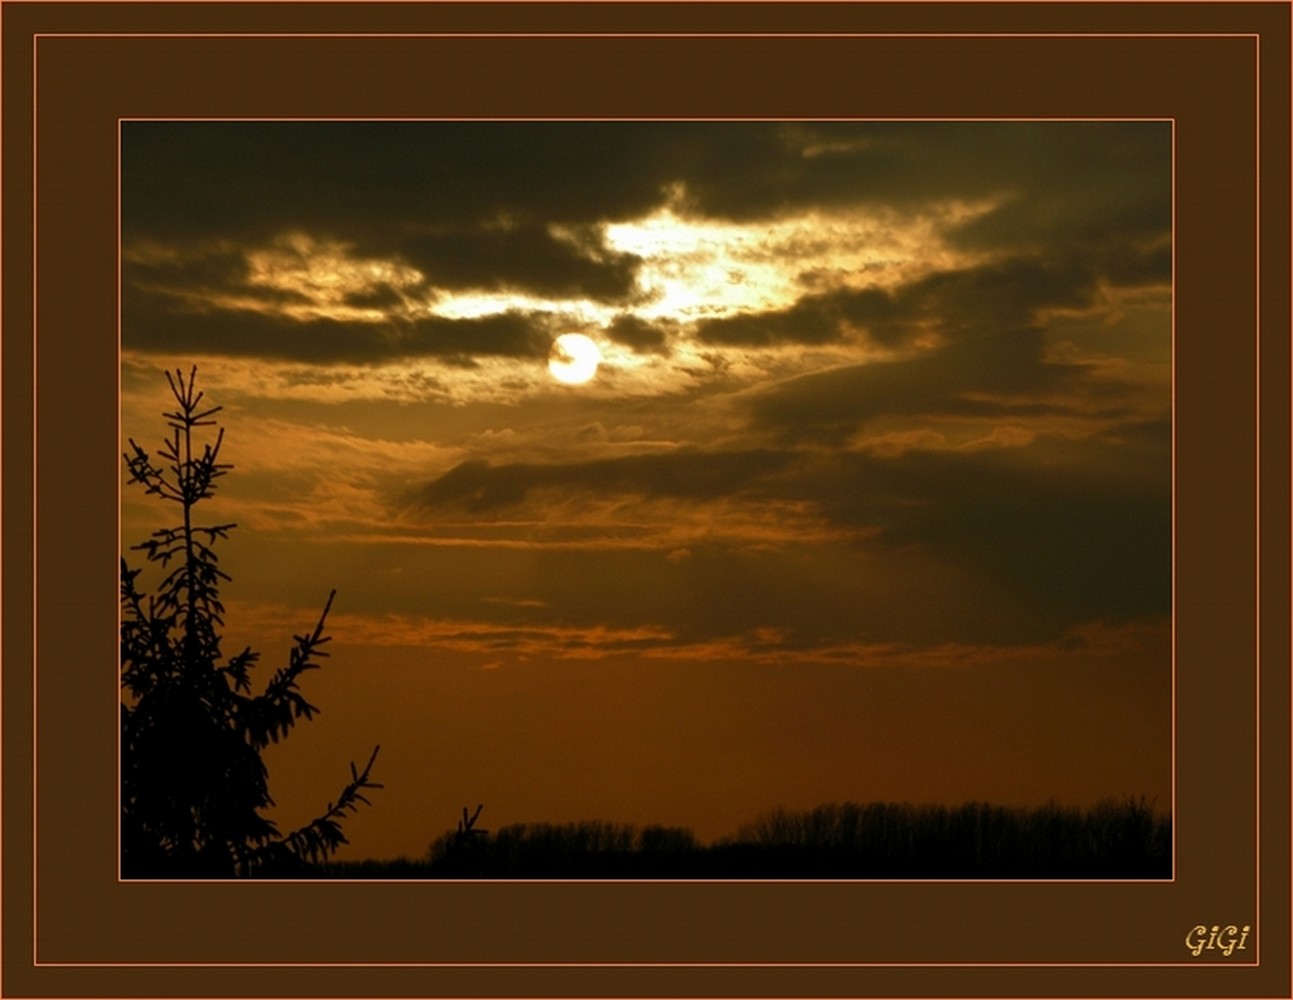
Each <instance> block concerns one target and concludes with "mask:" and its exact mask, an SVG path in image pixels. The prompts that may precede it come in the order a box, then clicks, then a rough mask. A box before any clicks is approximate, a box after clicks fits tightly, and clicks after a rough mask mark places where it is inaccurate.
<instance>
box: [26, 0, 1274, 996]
mask: <svg viewBox="0 0 1293 1000" xmlns="http://www.w3.org/2000/svg"><path fill="white" fill-rule="evenodd" d="M0 16H3V45H4V53H3V54H4V64H3V65H4V69H3V72H4V80H3V82H4V91H3V102H4V104H3V107H4V139H5V143H4V177H3V183H4V209H5V211H4V217H3V238H4V245H3V249H4V258H3V263H4V275H3V277H4V285H3V288H4V291H5V295H4V302H3V309H4V313H3V319H4V331H5V335H4V340H3V355H2V361H3V369H2V372H3V390H4V392H3V397H0V398H2V400H3V402H2V404H0V405H2V407H3V408H2V410H0V414H2V417H3V427H2V430H3V445H4V450H3V489H4V494H3V498H4V507H3V528H4V535H3V549H2V550H0V552H2V556H0V558H2V559H3V572H4V591H3V594H4V600H3V654H4V659H3V670H4V673H3V689H2V691H3V702H2V706H0V710H2V711H3V721H4V730H3V733H4V735H3V741H4V742H3V750H4V757H3V781H4V785H3V807H4V808H3V824H4V826H3V832H4V843H3V850H4V855H3V860H4V875H5V878H4V888H3V893H4V896H3V928H2V933H3V945H4V952H3V956H4V963H3V981H2V982H0V992H2V993H4V994H6V995H19V994H21V995H33V996H149V995H168V996H232V995H255V996H266V997H268V996H358V995H372V994H377V995H384V996H444V995H453V996H500V997H501V996H535V997H537V996H592V995H595V996H620V995H650V996H719V995H724V996H732V995H736V996H879V995H883V996H1018V995H1026V996H1048V995H1060V994H1063V995H1083V996H1093V997H1094V996H1149V995H1156V996H1187V995H1189V996H1288V995H1289V981H1290V956H1289V947H1288V941H1289V938H1290V934H1289V929H1290V919H1289V918H1290V913H1289V808H1288V807H1289V792H1288V789H1289V745H1290V744H1289V721H1290V718H1289V705H1290V702H1289V643H1288V636H1289V613H1288V609H1289V586H1288V581H1289V562H1288V552H1289V531H1288V520H1289V519H1288V510H1289V491H1288V484H1289V476H1288V471H1289V462H1288V456H1289V370H1290V366H1289V337H1288V330H1289V309H1288V307H1289V278H1288V275H1289V272H1290V267H1289V228H1288V219H1289V211H1288V207H1289V202H1288V185H1287V183H1286V181H1287V178H1288V176H1289V146H1288V138H1289V134H1288V121H1289V101H1288V94H1289V18H1288V7H1287V6H1286V5H1284V4H1275V3H1269V4H1230V3H1215V4H1214V3H1183V4H1176V3H1161V4H1146V5H1141V4H1114V5H1088V4H1083V3H1068V4H1054V5H1043V4H1032V3H1017V4H1007V5H979V4H971V3H967V4H941V3H928V4H925V3H913V4H866V3H860V4H853V3H829V4H781V3H764V4H748V5H740V7H739V8H738V7H737V6H736V5H730V4H653V3H632V4H601V3H583V4H580V3H574V4H565V3H530V4H526V3H521V4H510V3H499V4H399V3H396V4H350V3H335V4H332V3H329V4H261V3H249V4H212V5H199V4H193V5H186V4H175V3H158V4H147V5H124V4H114V3H107V4H94V5H71V4H69V5H64V4H42V3H34V4H6V5H4V7H3V8H0ZM1021 80H1026V81H1027V83H1021ZM139 117H185V118H192V117H210V118H254V117H363V118H369V117H426V118H473V119H475V118H504V117H506V118H527V119H545V118H547V119H562V120H565V119H570V118H574V119H579V118H587V119H605V118H617V119H619V118H637V117H643V118H649V117H660V118H692V117H695V118H704V119H728V118H731V119H750V118H759V119H768V120H779V119H792V118H798V119H814V118H858V119H865V118H942V117H949V118H1002V117H1007V118H1015V117H1017V118H1151V119H1159V120H1162V119H1169V120H1171V121H1173V123H1174V143H1175V150H1176V155H1175V189H1176V195H1177V197H1176V211H1175V237H1176V253H1175V259H1174V271H1175V284H1174V290H1175V324H1174V325H1175V329H1174V344H1173V357H1174V385H1175V392H1174V431H1175V442H1176V446H1175V458H1174V473H1175V475H1174V533H1175V546H1174V549H1175V572H1176V579H1175V599H1174V607H1175V613H1174V635H1175V643H1174V649H1175V657H1174V658H1175V661H1176V662H1175V664H1174V669H1175V677H1176V682H1175V685H1174V702H1175V710H1176V726H1175V727H1174V731H1175V737H1176V744H1177V745H1176V748H1175V749H1176V752H1175V761H1176V781H1175V787H1176V794H1175V796H1174V798H1175V801H1174V803H1173V805H1174V829H1175V835H1176V866H1175V872H1176V874H1175V877H1174V878H1173V879H1172V880H1171V881H1170V882H1167V883H1161V882H1160V883H1110V882H1098V883H1090V884H1079V885H1075V884H1071V883H1042V882H1037V883H1005V882H978V883H946V882H894V883H846V882H840V883H811V884H810V883H787V884H781V883H746V882H741V883H732V884H722V883H712V882H703V883H660V884H641V883H632V884H626V883H591V884H590V883H581V884H552V883H542V884H537V883H536V884H529V883H500V884H485V883H453V884H444V885H436V884H428V883H379V882H374V883H342V884H330V883H326V882H307V883H284V882H277V883H220V884H200V883H179V884H164V883H142V884H138V883H127V882H121V881H120V880H118V879H117V877H116V861H117V858H116V839H115V836H114V835H112V834H113V833H114V832H115V824H116V808H117V806H116V787H115V784H114V781H115V773H116V772H115V736H116V726H117V723H116V719H115V715H114V714H113V713H112V712H105V711H104V707H105V706H107V705H111V704H112V702H111V701H109V700H108V699H109V698H114V697H115V691H116V679H115V677H113V676H112V674H111V672H110V671H109V670H108V664H109V663H112V662H115V661H116V653H115V649H116V634H117V620H116V615H117V606H116V600H115V594H116V585H117V579H116V574H117V567H118V562H117V547H118V534H117V531H116V504H117V496H118V490H119V484H120V472H119V468H118V466H117V464H116V463H115V456H116V454H117V452H118V450H119V448H118V442H119V438H120V434H119V425H118V415H117V398H118V397H117V391H118V390H117V386H118V377H119V331H118V322H119V316H118V311H119V288H118V264H119V261H118V249H119V247H118V243H119V240H118V228H117V227H118V218H117V205H118V202H117V197H118V195H117V191H118V178H117V175H116V163H117V145H116V144H117V136H118V130H119V125H118V123H119V122H120V121H121V120H122V119H124V118H139ZM1271 178H1275V179H1276V180H1275V182H1272V181H1271ZM87 498H90V499H93V500H94V501H95V502H94V503H93V504H87V502H86V501H87ZM69 621H73V622H75V623H76V625H75V627H68V624H67V623H68V622H69ZM1229 924H1234V925H1236V926H1241V925H1243V926H1251V927H1252V928H1253V933H1252V936H1251V943H1250V946H1249V948H1248V949H1246V953H1241V952H1238V951H1236V952H1234V953H1232V954H1231V955H1229V956H1222V955H1221V954H1220V953H1219V952H1213V953H1210V954H1209V953H1206V952H1205V953H1203V954H1202V955H1200V956H1194V955H1192V954H1191V953H1190V951H1189V949H1188V948H1187V947H1186V946H1185V938H1186V935H1187V934H1188V933H1189V932H1190V931H1191V930H1192V929H1193V928H1194V927H1195V926H1196V925H1202V926H1221V927H1224V926H1226V925H1229Z"/></svg>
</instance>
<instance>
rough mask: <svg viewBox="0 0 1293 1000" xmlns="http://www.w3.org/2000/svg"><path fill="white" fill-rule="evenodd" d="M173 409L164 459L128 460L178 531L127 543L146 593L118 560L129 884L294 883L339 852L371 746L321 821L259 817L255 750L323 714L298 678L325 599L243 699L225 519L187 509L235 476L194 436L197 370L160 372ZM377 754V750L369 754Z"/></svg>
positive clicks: (215, 446) (310, 658)
mask: <svg viewBox="0 0 1293 1000" xmlns="http://www.w3.org/2000/svg"><path fill="white" fill-rule="evenodd" d="M166 378H167V382H168V383H169V385H170V389H171V393H172V395H173V396H174V398H175V402H176V408H175V409H174V410H173V411H171V412H168V413H165V414H164V417H165V419H166V421H167V424H168V426H169V428H170V431H171V435H170V437H169V438H168V439H167V440H166V441H165V442H164V443H163V445H162V447H161V449H160V451H159V452H158V459H159V460H160V464H155V463H154V460H153V458H152V456H150V455H149V453H148V452H147V451H145V450H144V449H143V448H141V447H140V446H139V445H138V444H136V443H135V442H134V440H133V439H132V440H131V441H130V451H129V452H127V453H126V454H125V455H124V458H125V462H126V470H127V472H128V475H129V482H130V484H131V485H140V486H142V487H143V488H144V490H145V493H146V494H147V495H150V496H155V497H157V498H158V499H160V500H162V501H164V502H167V503H173V504H176V505H178V507H179V509H180V512H181V517H180V523H179V524H177V525H175V526H172V527H166V528H161V529H159V530H157V531H154V532H153V533H152V535H151V537H149V538H148V539H147V540H146V541H144V542H142V543H140V544H138V545H135V546H133V547H132V548H133V549H134V550H136V551H142V552H143V553H144V555H145V557H146V559H147V561H148V562H149V563H153V564H155V565H158V566H160V568H161V569H162V570H163V572H164V576H163V578H162V580H161V581H160V583H159V584H158V585H157V588H156V591H155V593H151V594H145V593H144V592H143V591H141V590H140V589H139V577H140V574H141V573H142V572H143V568H142V567H141V568H138V569H132V568H130V566H129V565H128V564H127V562H126V560H125V558H123V559H122V560H121V686H122V703H121V851H122V873H123V875H125V876H126V877H233V876H251V875H262V876H263V875H282V874H298V873H302V872H305V871H308V870H309V869H310V866H311V865H313V864H314V863H316V862H318V861H321V860H324V859H326V858H327V857H328V856H329V855H331V854H332V853H333V852H334V851H335V850H336V849H337V848H338V847H339V846H340V845H341V844H344V843H346V837H345V835H344V834H343V833H342V829H341V820H342V819H343V818H344V816H345V815H346V814H347V813H350V812H354V811H356V810H357V809H358V808H359V805H360V804H367V803H368V799H367V798H365V796H364V792H365V791H366V790H368V789H372V788H380V787H381V786H380V785H379V784H376V783H375V782H373V781H371V780H369V775H370V773H371V771H372V767H373V763H374V761H375V760H376V758H377V749H374V750H373V752H372V755H371V756H370V757H369V759H368V763H367V764H365V765H364V767H363V769H362V770H360V769H359V768H357V767H356V766H355V765H354V764H353V763H352V764H351V765H350V781H349V782H348V783H347V784H346V785H345V787H344V788H343V789H342V791H341V794H340V795H339V796H338V798H337V800H336V801H335V802H330V803H328V807H327V809H326V810H324V812H323V814H322V815H320V816H319V817H317V818H316V819H314V820H312V821H311V822H310V823H308V824H306V825H305V826H303V827H301V828H300V829H298V830H294V831H292V832H290V833H286V834H284V833H281V832H280V831H279V830H278V828H277V826H276V825H275V823H274V822H273V821H272V820H270V819H268V818H266V817H265V816H263V815H262V814H261V810H262V809H264V808H266V807H268V806H271V805H273V799H272V798H271V797H270V794H269V780H268V779H269V776H268V771H267V769H266V767H265V764H264V762H263V761H262V760H261V751H262V750H263V749H265V747H266V746H268V745H269V743H270V742H277V741H278V740H279V739H280V738H284V737H286V736H287V734H288V733H289V732H290V731H291V729H292V727H293V726H294V725H295V723H296V721H297V720H298V719H300V718H301V717H305V718H306V719H310V718H313V716H314V714H315V713H316V712H317V711H319V710H318V708H316V707H315V706H314V705H312V704H310V703H309V702H308V701H306V699H305V697H304V696H303V695H302V694H301V692H300V689H299V687H298V684H297V681H298V679H299V678H300V676H301V674H303V673H304V672H305V671H307V670H314V669H317V668H318V666H319V663H318V661H319V660H320V659H322V658H324V657H326V656H327V655H328V654H327V653H326V652H325V651H323V649H322V648H321V647H322V646H324V645H325V644H326V643H327V642H328V641H329V637H328V636H327V635H326V634H325V633H324V623H325V621H326V619H327V616H328V612H329V610H330V609H331V607H332V601H333V598H334V597H335V596H336V591H335V590H334V591H333V592H332V593H331V594H330V595H329V596H328V601H327V604H325V606H324V608H323V612H322V613H321V614H320V616H319V620H318V623H317V624H316V625H315V626H314V628H313V630H311V631H310V632H307V633H303V634H301V635H297V636H295V637H294V638H295V640H296V644H295V646H294V648H293V649H292V651H291V654H290V657H289V660H288V664H287V666H285V667H282V668H280V669H279V670H277V671H276V672H275V673H274V675H273V676H272V677H271V678H270V680H269V682H268V684H267V685H266V687H265V689H264V691H263V692H262V693H261V694H256V695H253V694H252V693H251V688H252V683H251V670H252V667H253V666H254V665H255V664H256V662H257V660H258V658H259V654H257V653H255V652H253V651H252V650H251V649H250V648H247V649H244V650H243V651H242V652H240V653H238V654H236V655H234V656H232V657H229V658H227V659H226V658H224V656H223V654H222V652H221V648H220V642H221V639H220V631H221V629H222V628H223V626H224V617H223V616H224V606H223V605H222V604H221V602H220V594H219V591H220V585H221V583H222V582H224V581H228V580H229V579H230V578H229V576H228V575H227V574H226V573H224V571H223V570H221V569H220V566H219V558H218V556H217V554H216V552H215V548H214V547H215V545H216V543H217V542H219V541H220V540H222V539H224V538H227V537H228V534H229V532H230V531H231V530H232V529H233V528H234V527H236V525H234V524H216V525H212V526H199V525H198V524H196V523H195V522H194V509H195V508H196V507H197V505H198V504H199V503H201V502H202V501H203V500H206V499H209V498H210V497H211V496H212V495H213V494H214V493H215V489H216V483H217V480H219V479H220V477H222V476H223V475H225V474H226V472H228V470H229V469H230V468H231V466H230V465H228V464H222V463H221V462H220V460H219V457H220V447H221V444H222V442H223V440H224V431H223V429H218V430H217V431H216V434H215V438H214V441H207V442H205V443H199V442H198V441H196V440H195V437H196V433H195V432H198V429H199V428H205V427H214V426H216V421H215V420H213V419H211V418H212V417H213V416H214V415H215V414H216V413H218V412H219V411H220V410H221V407H218V406H216V407H211V408H209V409H203V408H202V399H203V393H201V392H198V391H197V390H196V381H197V368H196V367H194V368H193V369H192V371H191V372H190V373H189V376H188V378H187V379H186V378H185V377H184V375H183V374H182V373H181V372H178V371H177V372H175V373H174V375H172V374H171V373H170V372H167V374H166ZM378 749H379V748H378Z"/></svg>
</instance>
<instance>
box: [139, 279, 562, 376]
mask: <svg viewBox="0 0 1293 1000" xmlns="http://www.w3.org/2000/svg"><path fill="white" fill-rule="evenodd" d="M122 309H123V313H124V314H125V315H128V316H129V317H130V321H129V324H128V326H127V329H126V333H125V341H126V344H127V346H129V347H130V348H131V349H132V350H137V351H147V352H158V353H163V354H188V355H195V354H218V355H227V356H242V357H252V358H267V359H276V360H285V361H302V362H312V363H329V362H350V363H355V364H366V363H374V362H381V361H389V360H394V359H397V358H417V357H428V358H442V359H449V360H455V361H469V360H470V359H471V358H475V357H489V356H495V357H497V356H506V357H519V358H534V359H542V358H545V357H547V352H548V347H549V344H550V340H551V337H550V334H549V333H548V331H547V327H546V322H547V320H546V317H543V316H535V315H531V314H528V313H521V312H507V313H498V314H495V315H490V316H482V317H479V318H473V319H446V318H443V317H425V318H421V319H417V320H408V321H382V322H372V323H370V322H360V321H357V320H335V319H327V318H318V319H308V320H296V319H289V318H286V317H284V316H282V315H280V314H277V313H273V314H271V313H266V312H258V311H254V310H249V309H217V308H211V307H209V306H208V305H206V304H203V303H195V302H191V301H188V300H185V299H176V298H173V297H169V296H157V295H147V294H144V293H141V292H139V291H138V290H136V289H131V288H126V289H124V290H123V305H122Z"/></svg>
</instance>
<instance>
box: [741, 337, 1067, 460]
mask: <svg viewBox="0 0 1293 1000" xmlns="http://www.w3.org/2000/svg"><path fill="white" fill-rule="evenodd" d="M1044 345H1045V336H1044V334H1043V333H1042V331H1040V330H1037V329H1028V328H1025V329H1019V330H1008V331H1005V332H1003V333H999V334H996V335H994V336H983V337H978V338H975V339H974V340H972V341H960V342H956V343H953V344H950V345H948V346H946V347H942V348H937V349H934V350H930V351H927V352H925V353H923V354H921V355H919V356H917V357H915V358H910V359H905V360H900V361H877V362H872V363H869V364H862V365H849V366H847V367H844V368H835V369H829V370H827V371H822V372H814V373H811V374H808V375H802V376H799V377H797V378H793V379H789V380H787V381H785V382H781V383H778V384H776V385H774V386H772V387H770V388H768V389H765V390H762V391H760V392H758V393H756V394H754V395H752V396H751V397H750V401H749V407H750V414H751V418H752V420H753V423H754V425H755V426H756V427H757V428H759V429H761V430H764V431H768V432H772V433H774V434H776V435H778V436H780V437H782V438H784V439H787V440H799V439H816V440H822V441H836V442H838V441H842V440H844V439H846V438H848V437H849V436H851V435H852V434H853V433H854V432H856V431H857V430H858V429H859V428H861V427H862V426H864V425H865V424H866V423H867V422H868V421H870V420H873V419H875V418H876V417H880V416H890V415H905V416H913V415H923V416H938V415H975V416H992V415H1012V414H1014V415H1019V414H1020V413H1021V412H1027V413H1032V414H1033V415H1043V414H1046V413H1057V412H1070V410H1069V407H1070V405H1071V404H1070V403H1068V402H1052V401H1048V400H1038V399H1036V398H1032V399H1027V398H1025V399H1022V400H1021V399H1019V398H1015V397H1019V396H1025V397H1027V396H1033V397H1035V396H1037V395H1039V394H1045V393H1054V392H1057V391H1059V390H1062V389H1067V390H1072V389H1073V388H1074V386H1075V385H1076V383H1078V382H1079V381H1080V380H1081V379H1082V377H1083V376H1084V375H1086V374H1087V373H1088V369H1087V367H1086V366H1083V365H1076V364H1060V363H1055V362H1051V361H1046V360H1045V359H1044ZM985 396H991V397H1000V398H984V397H985ZM1021 406H1022V407H1024V409H1023V410H1022V411H1021V410H1020V409H1019V407H1021Z"/></svg>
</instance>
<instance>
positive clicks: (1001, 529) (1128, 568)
mask: <svg viewBox="0 0 1293 1000" xmlns="http://www.w3.org/2000/svg"><path fill="white" fill-rule="evenodd" d="M809 480H811V483H812V485H811V489H812V492H813V493H814V494H815V496H816V497H817V498H818V499H819V501H820V503H821V504H822V506H823V509H824V510H825V511H827V512H828V516H830V517H831V518H832V519H834V520H837V521H839V522H841V523H856V524H859V525H865V526H868V527H872V528H879V529H880V530H881V536H880V537H881V538H882V540H883V541H884V543H885V544H887V545H891V546H895V547H902V546H908V545H910V546H916V547H918V548H920V549H922V550H925V551H930V552H935V553H937V554H938V555H940V556H943V557H945V558H947V559H949V560H952V561H953V562H955V563H957V564H959V565H962V566H964V567H966V568H968V569H970V570H972V571H973V573H974V574H975V576H976V577H977V578H981V579H985V580H992V581H995V582H996V583H997V584H998V585H1000V586H1003V587H1005V588H1007V589H1008V590H1010V591H1012V592H1015V593H1017V594H1019V595H1027V596H1029V597H1030V599H1031V600H1032V601H1034V602H1035V603H1036V605H1037V606H1038V607H1039V608H1040V609H1042V610H1044V611H1045V612H1046V613H1047V614H1048V615H1050V616H1051V618H1052V619H1053V620H1054V621H1055V622H1056V623H1059V622H1070V623H1072V622H1080V621H1084V620H1092V619H1097V618H1098V619H1107V620H1131V619H1135V618H1139V617H1143V616H1150V615H1166V614H1168V613H1170V610H1171V590H1172V579H1171V565H1172V558H1171V553H1172V506H1171V425H1170V423H1168V422H1166V421H1161V422H1143V423H1137V424H1128V425H1124V426H1119V427H1116V428H1114V429H1112V430H1110V431H1108V432H1106V433H1104V434H1102V435H1098V436H1096V437H1093V438H1089V439H1086V440H1082V441H1066V440H1063V439H1056V438H1040V439H1038V440H1036V441H1034V442H1033V443H1032V444H1029V445H1027V446H1023V447H1018V448H1001V449H995V450H989V451H979V452H973V453H958V452H928V451H910V452H906V453H904V454H903V455H900V456H897V457H894V458H879V457H875V456H869V455H856V454H854V455H837V456H833V457H832V458H831V459H829V460H828V461H826V462H824V463H823V465H822V466H821V467H820V468H819V469H818V470H816V472H814V473H811V474H810V473H805V483H806V484H807V483H808V481H809Z"/></svg>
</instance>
